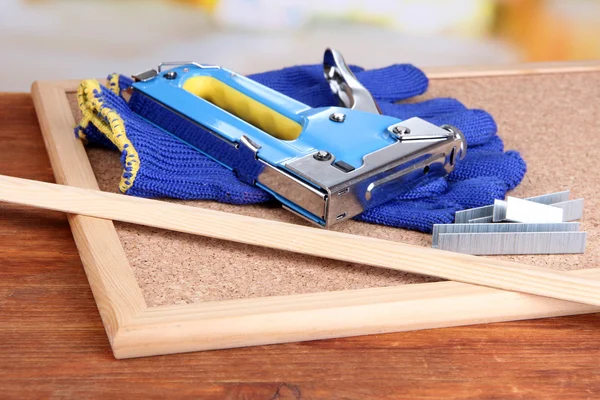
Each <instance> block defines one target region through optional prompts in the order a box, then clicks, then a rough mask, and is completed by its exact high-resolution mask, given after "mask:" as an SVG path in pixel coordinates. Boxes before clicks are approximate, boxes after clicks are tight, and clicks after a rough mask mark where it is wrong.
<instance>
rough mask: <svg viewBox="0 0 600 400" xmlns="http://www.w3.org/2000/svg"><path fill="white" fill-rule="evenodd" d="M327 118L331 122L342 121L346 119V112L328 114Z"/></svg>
mask: <svg viewBox="0 0 600 400" xmlns="http://www.w3.org/2000/svg"><path fill="white" fill-rule="evenodd" d="M329 119H330V120H332V121H333V122H344V121H345V120H346V114H342V113H333V114H331V115H330V116H329Z"/></svg>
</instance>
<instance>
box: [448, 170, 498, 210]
mask: <svg viewBox="0 0 600 400" xmlns="http://www.w3.org/2000/svg"><path fill="white" fill-rule="evenodd" d="M507 190H508V186H507V185H506V183H505V182H504V181H503V180H502V179H500V178H496V177H487V176H486V177H479V178H473V179H467V180H463V181H457V182H450V183H449V184H448V191H447V192H446V193H444V194H442V195H441V196H440V198H439V199H440V201H444V202H449V203H457V204H460V205H461V207H462V208H473V207H481V206H485V205H489V204H493V203H494V200H496V199H504V196H506V192H507Z"/></svg>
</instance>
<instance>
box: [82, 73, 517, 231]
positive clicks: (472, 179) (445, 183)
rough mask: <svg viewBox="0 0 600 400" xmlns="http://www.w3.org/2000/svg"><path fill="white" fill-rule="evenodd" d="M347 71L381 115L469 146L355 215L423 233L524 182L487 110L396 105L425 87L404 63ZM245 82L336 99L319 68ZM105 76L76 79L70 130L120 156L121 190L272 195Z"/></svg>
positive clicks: (235, 200) (216, 196) (436, 103)
mask: <svg viewBox="0 0 600 400" xmlns="http://www.w3.org/2000/svg"><path fill="white" fill-rule="evenodd" d="M351 69H352V71H353V72H354V73H355V75H356V77H357V79H358V80H359V81H360V82H361V83H362V84H363V85H364V86H365V87H366V88H367V89H368V90H369V91H370V92H371V94H372V95H373V97H374V99H375V100H376V102H377V103H378V105H379V107H380V109H381V110H382V112H383V114H386V115H390V116H393V117H396V118H399V119H408V118H411V117H419V118H422V119H424V120H426V121H429V122H431V123H433V124H436V125H444V124H449V125H453V126H455V127H457V128H458V129H459V130H461V131H462V133H463V135H464V137H465V139H466V142H467V146H468V147H467V156H466V157H465V159H463V160H461V161H460V162H457V164H456V167H455V170H454V171H453V172H452V173H451V174H450V175H448V176H447V177H445V178H439V179H436V180H434V181H431V182H428V183H427V184H424V185H421V186H419V187H417V188H415V189H413V190H411V191H410V192H408V193H405V194H403V195H401V196H399V197H397V198H395V199H393V200H391V201H389V202H387V203H385V204H383V205H380V206H378V207H375V208H372V209H370V210H367V211H365V212H363V213H362V214H360V215H358V216H356V217H354V219H356V220H358V221H364V222H370V223H376V224H382V225H388V226H394V227H399V228H407V229H414V230H419V231H422V232H431V230H432V226H433V224H440V223H452V222H453V220H454V213H455V212H456V211H458V210H462V209H465V208H472V207H478V206H482V205H488V204H491V203H493V202H494V200H495V199H503V198H504V197H505V195H506V192H507V191H508V190H511V189H513V188H514V187H515V186H517V185H518V184H519V183H520V182H521V180H522V179H523V176H524V174H525V171H526V165H525V162H524V161H523V159H522V158H521V156H520V155H519V153H518V152H516V151H508V152H504V144H503V142H502V140H501V139H500V137H499V136H498V135H497V126H496V123H495V122H494V119H493V118H492V117H491V116H490V115H489V114H488V113H487V112H485V111H483V110H473V109H468V108H467V107H465V106H464V105H463V104H461V103H460V102H459V101H457V100H455V99H450V98H437V99H432V100H426V101H423V102H417V103H403V104H399V103H398V102H399V101H402V100H406V99H410V98H411V97H414V96H417V95H420V94H423V93H424V92H425V91H426V90H427V86H428V79H427V77H426V76H425V75H424V74H423V72H422V71H420V70H419V69H418V68H416V67H414V66H412V65H407V64H401V65H392V66H389V67H386V68H381V69H373V70H364V69H362V68H360V67H356V66H351ZM249 78H251V79H254V80H255V81H257V82H259V83H261V84H263V85H265V86H267V87H270V88H272V89H274V90H277V91H279V92H281V93H283V94H285V95H287V96H289V97H291V98H294V99H296V100H298V101H301V102H303V103H305V104H307V105H309V106H312V107H324V106H336V105H338V99H337V98H336V96H335V95H334V94H333V93H332V92H331V90H330V88H329V84H328V83H327V82H326V80H325V78H324V77H323V70H322V65H304V66H295V67H289V68H284V69H281V70H276V71H270V72H264V73H260V74H255V75H250V76H249ZM108 82H109V83H108V87H103V86H101V85H100V84H99V83H98V82H97V81H95V80H88V81H84V82H82V84H81V85H80V87H79V91H78V102H79V107H80V109H81V110H82V113H83V118H82V121H81V122H80V124H79V125H78V126H77V127H76V128H75V133H76V135H77V136H78V137H79V138H81V139H84V140H85V141H86V142H87V143H89V144H90V145H99V146H105V147H109V148H115V149H117V150H119V151H120V152H121V164H122V165H123V175H122V177H121V182H120V185H119V189H120V191H121V192H123V193H125V194H129V195H133V196H141V197H172V198H177V199H186V200H192V199H193V200H215V201H219V202H226V203H232V204H252V203H260V202H266V201H269V200H272V197H271V196H270V195H269V194H268V193H266V192H264V191H263V190H261V189H259V188H257V187H255V186H252V185H250V184H248V183H245V182H243V181H242V180H240V179H239V178H240V177H238V176H236V174H235V173H234V172H233V171H231V170H229V169H227V168H225V167H223V166H221V165H220V164H218V163H217V162H215V161H213V160H212V159H210V158H208V157H206V156H204V155H203V154H202V153H199V152H198V151H196V150H194V149H193V148H191V147H190V146H188V145H186V144H185V143H183V142H181V141H180V140H179V139H177V138H175V137H173V136H171V135H170V134H168V133H166V132H165V131H163V130H161V129H159V128H157V127H155V126H154V125H152V124H150V123H148V122H147V121H145V120H144V119H143V118H141V117H140V116H138V115H137V114H136V113H135V112H134V111H135V110H139V109H140V107H145V106H147V104H145V101H144V100H143V99H141V98H140V97H136V96H135V95H134V96H133V97H132V98H131V100H130V101H129V103H127V102H126V101H125V100H124V99H123V97H122V94H123V93H122V92H123V90H124V89H127V88H128V87H129V86H130V85H131V80H130V79H129V78H127V77H124V76H121V75H116V74H115V75H111V76H109V79H108Z"/></svg>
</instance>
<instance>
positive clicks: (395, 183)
mask: <svg viewBox="0 0 600 400" xmlns="http://www.w3.org/2000/svg"><path fill="white" fill-rule="evenodd" d="M403 125H404V126H406V127H407V128H409V129H410V130H411V131H412V132H419V134H420V135H421V136H423V137H424V139H421V140H411V141H406V142H404V141H398V142H396V143H393V144H391V145H389V146H387V147H384V148H382V149H380V150H378V151H375V152H373V153H370V154H367V155H366V156H364V157H363V165H362V166H361V167H359V168H356V169H355V170H353V171H350V172H344V171H342V170H340V169H339V168H336V167H335V166H333V163H334V162H335V154H332V158H331V160H328V162H327V163H324V162H322V161H319V160H317V159H315V157H314V155H307V156H305V157H302V158H300V159H296V160H293V161H291V162H289V163H287V164H286V168H288V169H289V170H291V171H293V172H294V173H296V174H297V175H298V176H300V177H302V178H305V179H306V180H308V181H310V182H312V183H313V184H314V185H315V186H317V187H320V188H323V190H324V191H327V192H330V193H338V192H344V193H345V195H344V196H333V197H331V198H330V199H329V202H328V208H327V211H326V214H325V215H326V220H327V224H331V223H334V222H335V221H336V218H337V217H338V216H339V215H341V214H346V218H349V217H353V216H355V215H357V214H359V213H361V212H362V211H364V210H365V209H366V208H367V206H369V207H370V206H373V205H376V204H380V203H382V202H384V201H386V200H389V199H390V198H392V197H395V196H397V195H399V194H401V193H403V192H404V191H408V190H410V189H411V188H413V187H414V186H415V185H417V184H419V183H421V182H422V181H423V179H425V177H426V176H428V177H431V178H434V177H437V176H445V175H446V174H448V173H449V172H451V171H452V170H453V166H452V165H450V162H449V158H450V155H451V154H452V153H453V152H454V153H456V151H457V149H459V148H460V147H461V145H462V144H463V140H464V139H463V138H462V136H457V135H458V134H453V133H450V132H448V131H446V130H444V129H442V128H440V127H438V126H435V125H433V124H430V123H429V122H426V121H424V120H422V119H419V118H411V119H408V120H405V121H403Z"/></svg>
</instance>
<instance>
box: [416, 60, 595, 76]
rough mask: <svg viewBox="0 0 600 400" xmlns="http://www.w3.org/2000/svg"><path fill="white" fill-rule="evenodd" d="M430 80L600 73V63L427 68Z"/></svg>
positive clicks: (574, 62) (570, 62)
mask: <svg viewBox="0 0 600 400" xmlns="http://www.w3.org/2000/svg"><path fill="white" fill-rule="evenodd" d="M423 71H424V72H425V73H426V74H427V76H428V77H429V79H458V78H481V77H493V76H526V75H537V74H564V73H582V72H597V71H600V61H598V60H590V61H565V62H540V63H520V64H507V65H487V66H484V65H479V66H456V67H425V68H423Z"/></svg>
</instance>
